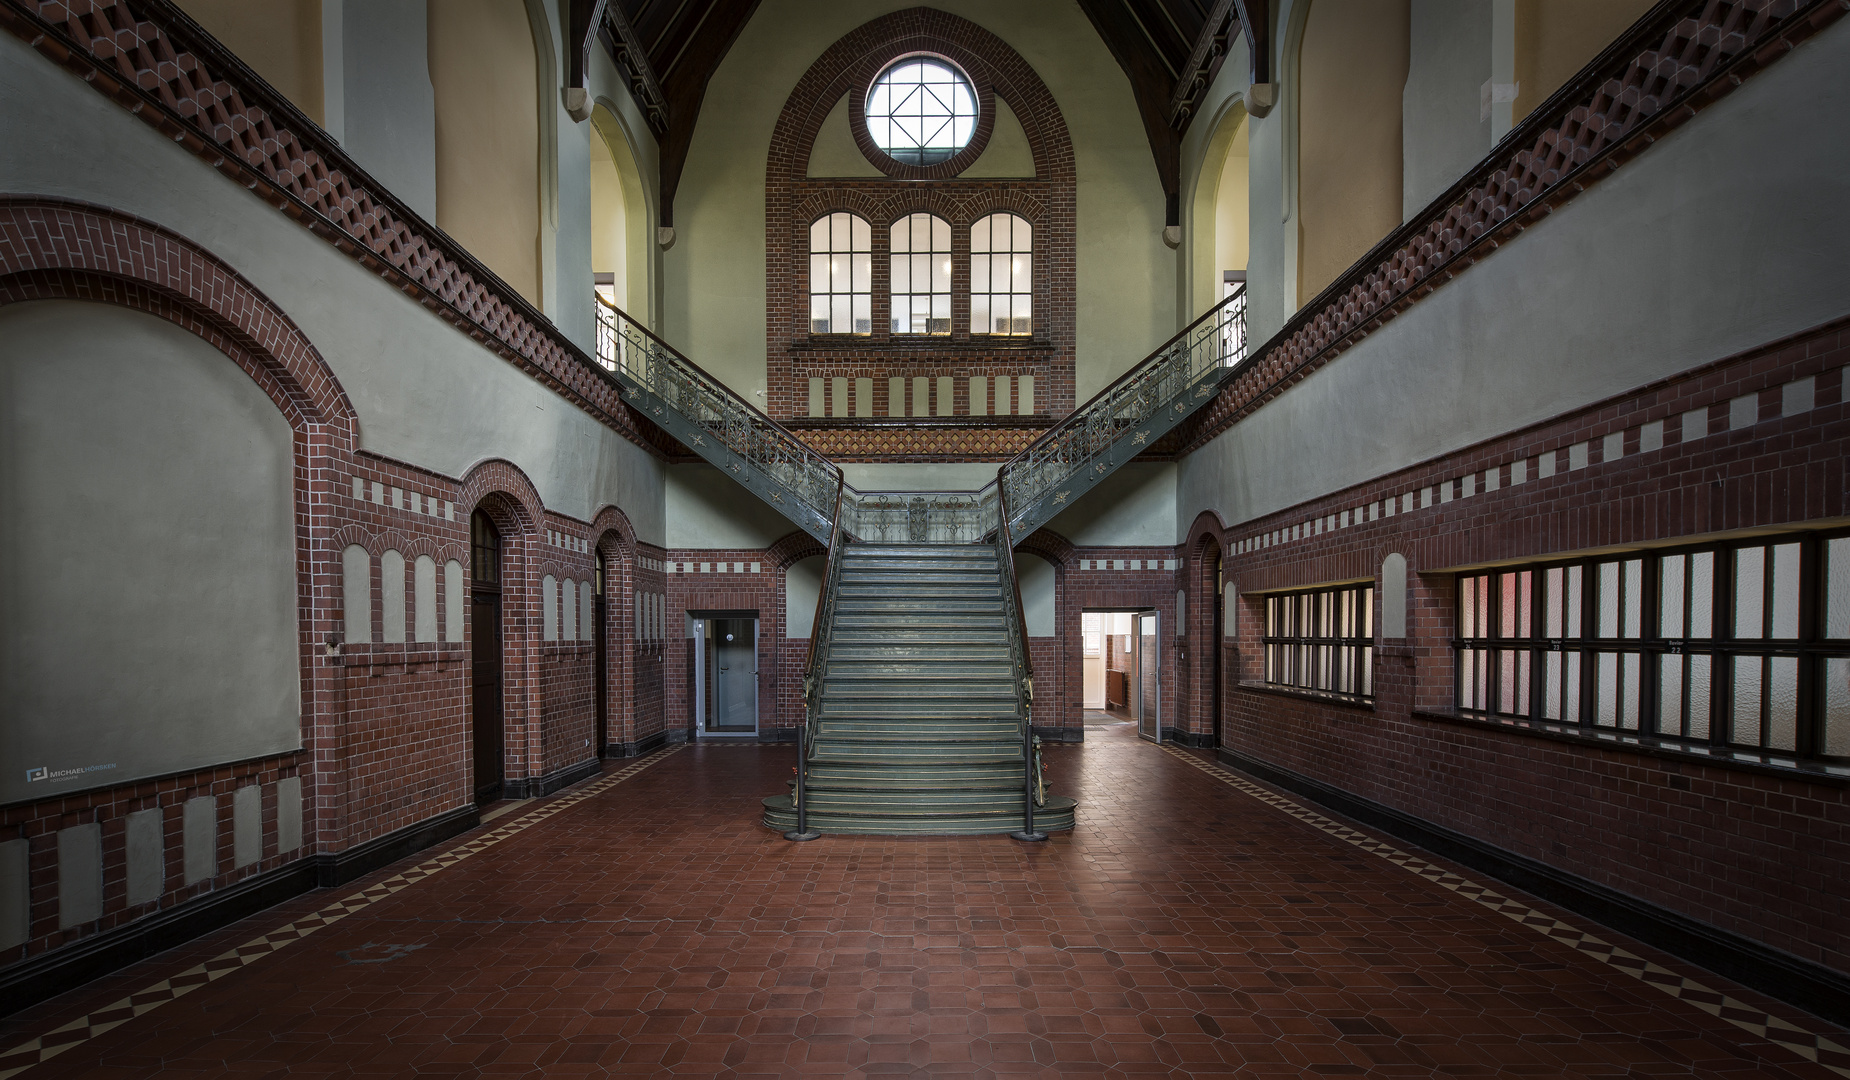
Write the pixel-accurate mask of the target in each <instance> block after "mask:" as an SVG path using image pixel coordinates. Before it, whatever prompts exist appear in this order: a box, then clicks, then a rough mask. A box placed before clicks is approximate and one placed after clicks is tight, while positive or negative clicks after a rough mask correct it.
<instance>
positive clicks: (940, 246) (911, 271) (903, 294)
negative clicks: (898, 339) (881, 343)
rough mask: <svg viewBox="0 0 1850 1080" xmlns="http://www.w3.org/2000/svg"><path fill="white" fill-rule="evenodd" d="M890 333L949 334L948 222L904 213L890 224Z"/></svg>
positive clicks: (949, 253) (949, 276)
mask: <svg viewBox="0 0 1850 1080" xmlns="http://www.w3.org/2000/svg"><path fill="white" fill-rule="evenodd" d="M892 250H893V332H894V333H895V334H948V333H950V332H951V223H950V222H948V221H945V220H944V219H943V218H937V217H933V216H932V215H930V214H908V215H907V216H905V217H903V218H900V219H899V220H898V221H895V222H894V223H893V229H892Z"/></svg>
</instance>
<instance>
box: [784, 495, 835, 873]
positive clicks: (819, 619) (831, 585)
mask: <svg viewBox="0 0 1850 1080" xmlns="http://www.w3.org/2000/svg"><path fill="white" fill-rule="evenodd" d="M846 494H847V485H846V484H845V483H844V482H843V481H842V479H841V478H840V477H839V476H837V477H836V480H835V508H834V512H833V513H831V514H830V515H829V520H830V521H832V522H833V523H834V524H833V525H832V526H831V528H830V530H829V539H828V544H829V555H828V558H827V560H825V561H824V563H823V570H822V587H821V588H819V589H817V590H816V615H815V618H814V619H813V620H812V621H811V622H810V624H809V655H808V657H807V658H805V660H804V661H803V726H802V727H800V728H798V729H797V788H796V810H797V827H796V828H794V829H792V830H790V831H789V832H787V833H785V834H784V839H786V840H814V839H817V838H818V837H820V836H821V835H822V834H821V833H819V832H817V831H816V830H814V829H812V828H810V827H809V764H810V760H811V759H812V758H813V757H814V756H815V753H816V725H817V723H818V721H819V719H820V717H821V713H822V710H821V708H820V705H821V704H822V701H821V698H822V673H823V671H824V670H825V669H826V668H827V667H828V663H829V642H830V640H831V639H832V638H833V634H832V633H831V631H832V630H833V628H834V623H835V596H836V593H837V592H839V591H840V589H839V586H840V584H841V563H842V552H843V551H844V550H846V549H847V546H848V544H847V540H846V538H845V537H843V536H842V529H841V523H842V518H843V516H844V515H843V512H842V501H843V498H844V497H845V496H846Z"/></svg>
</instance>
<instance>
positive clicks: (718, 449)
mask: <svg viewBox="0 0 1850 1080" xmlns="http://www.w3.org/2000/svg"><path fill="white" fill-rule="evenodd" d="M597 361H598V363H599V364H601V365H603V367H604V368H605V370H607V371H609V372H610V373H611V374H613V375H615V376H616V377H617V381H618V382H619V383H621V384H622V386H623V390H624V394H625V397H627V398H628V399H629V402H630V405H631V406H632V407H633V408H635V409H637V410H639V411H641V412H642V413H643V414H644V415H646V416H647V417H648V418H649V419H650V420H652V421H654V422H655V423H656V424H657V425H659V426H660V427H661V428H662V429H663V430H664V431H667V432H668V433H669V434H671V435H673V436H674V437H675V438H677V439H679V440H681V442H682V443H683V444H685V445H686V446H687V448H688V449H690V450H692V451H693V452H694V453H696V454H699V455H700V456H701V457H703V458H706V459H707V460H708V461H710V462H712V463H713V464H715V465H717V466H719V467H720V468H721V469H723V470H725V472H726V473H727V474H728V475H730V476H731V477H732V478H733V479H734V480H737V481H738V482H739V483H741V484H743V485H745V487H746V488H747V489H748V490H751V491H754V492H756V493H757V494H758V496H759V497H760V498H762V499H763V500H764V501H765V502H767V503H770V504H771V506H772V507H773V508H774V509H776V510H777V511H778V512H779V513H781V514H783V515H784V516H785V517H787V518H789V519H790V520H791V521H793V522H795V523H796V525H797V526H798V527H799V528H801V529H802V530H803V531H804V532H807V533H809V534H810V535H811V536H813V537H815V538H816V539H818V540H822V541H824V542H826V541H827V540H828V538H829V534H830V532H831V531H832V530H833V528H834V525H835V513H834V507H835V500H836V496H837V494H838V493H839V489H840V487H841V478H842V473H841V469H840V468H839V467H837V466H836V465H835V463H834V462H831V461H830V460H829V459H828V458H825V457H823V456H822V455H821V454H819V453H817V452H816V451H815V450H813V449H811V448H810V447H809V446H808V444H806V443H804V442H803V440H802V439H799V438H797V437H796V436H795V435H793V434H791V433H790V432H789V431H788V430H787V429H785V427H784V426H783V425H782V424H779V423H778V422H777V421H775V420H773V419H771V418H770V417H768V416H766V415H765V414H764V413H762V412H759V411H758V410H757V409H756V408H753V407H752V405H751V403H750V402H747V401H746V400H745V399H744V398H742V397H740V396H739V395H737V394H735V393H733V392H732V390H730V389H728V388H727V386H726V384H724V383H722V382H720V381H719V380H718V379H716V378H714V377H713V376H711V375H709V374H707V373H706V372H705V371H702V370H701V369H700V365H698V364H696V363H694V362H693V361H692V360H689V359H688V358H687V357H685V356H682V355H681V354H680V353H679V352H678V351H676V350H675V348H674V347H673V346H671V345H669V344H668V343H667V342H665V341H663V340H662V339H661V338H658V337H656V336H655V335H654V334H652V333H650V332H649V331H648V329H647V328H645V327H644V326H643V325H642V324H640V323H638V322H637V321H636V320H635V319H632V318H630V317H629V316H628V315H627V314H625V313H624V312H623V311H622V310H621V309H619V308H617V307H616V306H615V305H613V304H611V303H610V302H608V301H606V300H604V299H603V298H602V297H599V298H598V304H597Z"/></svg>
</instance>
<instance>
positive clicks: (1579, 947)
mask: <svg viewBox="0 0 1850 1080" xmlns="http://www.w3.org/2000/svg"><path fill="white" fill-rule="evenodd" d="M1163 749H1164V750H1165V751H1167V752H1168V753H1169V754H1170V755H1171V756H1173V757H1175V758H1178V759H1180V760H1182V761H1184V762H1187V763H1188V764H1189V765H1191V766H1193V767H1194V768H1196V769H1199V770H1200V771H1202V772H1204V773H1206V774H1208V775H1209V776H1211V777H1213V778H1214V779H1216V780H1219V781H1220V782H1222V783H1224V784H1226V785H1228V786H1229V787H1232V788H1233V789H1234V790H1236V791H1238V792H1240V793H1241V794H1243V795H1248V796H1250V797H1252V798H1254V799H1257V800H1258V801H1260V802H1262V803H1265V804H1266V805H1267V806H1270V807H1272V808H1273V809H1275V810H1279V811H1282V812H1283V813H1285V814H1288V815H1290V816H1291V817H1294V818H1296V819H1298V820H1299V821H1301V822H1303V823H1304V824H1306V825H1309V826H1310V827H1311V828H1313V829H1317V830H1318V831H1320V832H1323V833H1325V834H1327V835H1329V836H1332V837H1335V838H1336V839H1338V840H1341V841H1343V842H1345V843H1348V844H1352V845H1354V846H1355V847H1358V848H1360V849H1361V850H1363V851H1366V852H1368V853H1369V854H1371V855H1376V856H1379V857H1380V858H1382V859H1385V860H1386V861H1388V862H1390V863H1393V864H1394V865H1395V866H1398V867H1400V868H1401V869H1403V870H1406V871H1408V872H1409V873H1412V874H1414V875H1416V876H1418V877H1422V878H1425V879H1426V880H1427V881H1430V882H1432V883H1433V884H1435V885H1439V886H1441V887H1443V888H1445V889H1448V890H1450V891H1452V892H1454V893H1457V894H1458V895H1459V896H1462V897H1464V898H1466V899H1467V900H1471V901H1473V902H1475V903H1477V904H1479V905H1482V906H1483V907H1486V908H1489V909H1490V910H1492V911H1494V912H1496V913H1497V914H1499V915H1502V916H1504V917H1505V918H1508V919H1511V920H1513V921H1515V922H1517V923H1520V924H1521V925H1523V926H1526V927H1528V928H1529V929H1531V930H1534V931H1535V932H1536V933H1539V934H1541V935H1542V936H1544V937H1547V938H1550V939H1552V940H1554V941H1557V942H1560V943H1561V944H1563V945H1566V946H1568V947H1569V948H1571V949H1574V950H1575V951H1576V952H1579V953H1581V954H1583V955H1586V956H1590V957H1592V958H1593V959H1595V960H1598V961H1600V962H1601V963H1603V964H1605V965H1607V966H1609V967H1612V968H1616V969H1617V970H1619V971H1622V972H1624V973H1625V974H1627V975H1629V976H1631V977H1632V978H1634V979H1637V980H1639V981H1640V982H1643V983H1647V984H1649V985H1651V986H1655V987H1656V988H1658V989H1659V990H1662V991H1663V992H1664V993H1666V994H1669V995H1670V996H1671V997H1674V998H1678V999H1680V1000H1683V1001H1687V1002H1689V1003H1690V1004H1692V1005H1694V1006H1696V1007H1697V1008H1698V1009H1701V1010H1702V1011H1703V1012H1706V1013H1708V1014H1710V1015H1711V1016H1717V1017H1720V1018H1721V1019H1723V1020H1726V1021H1728V1022H1729V1023H1730V1024H1733V1025H1734V1026H1735V1027H1738V1028H1740V1029H1742V1030H1743V1031H1746V1032H1748V1033H1749V1034H1751V1035H1754V1036H1756V1037H1758V1038H1762V1039H1765V1040H1766V1041H1768V1042H1770V1043H1773V1044H1775V1045H1777V1046H1779V1047H1781V1048H1783V1049H1785V1050H1789V1051H1791V1052H1792V1053H1794V1054H1797V1055H1798V1056H1799V1057H1802V1058H1804V1059H1805V1060H1807V1061H1811V1062H1815V1063H1817V1064H1819V1065H1822V1066H1823V1067H1825V1068H1827V1069H1829V1070H1831V1071H1832V1072H1834V1073H1836V1074H1838V1075H1839V1076H1844V1077H1850V1047H1846V1046H1844V1045H1842V1044H1840V1043H1838V1042H1836V1041H1834V1040H1833V1039H1831V1038H1829V1037H1828V1036H1826V1035H1823V1034H1820V1033H1817V1032H1811V1031H1806V1030H1805V1029H1803V1028H1800V1027H1796V1026H1794V1025H1792V1024H1790V1023H1787V1022H1786V1021H1784V1020H1782V1019H1780V1018H1779V1017H1776V1016H1773V1015H1771V1014H1769V1013H1768V1012H1766V1011H1765V1010H1763V1009H1760V1008H1757V1007H1755V1006H1753V1005H1750V1004H1748V1003H1746V1002H1743V1001H1740V1000H1738V999H1736V998H1734V997H1732V996H1730V995H1729V994H1727V993H1725V992H1723V991H1720V990H1716V989H1713V988H1712V987H1709V986H1706V985H1704V984H1703V983H1700V982H1698V981H1696V980H1695V979H1692V978H1690V977H1689V976H1687V975H1681V974H1678V973H1677V972H1674V971H1671V970H1669V969H1668V968H1664V967H1661V966H1659V965H1657V964H1654V963H1652V962H1651V961H1649V960H1646V959H1645V958H1643V957H1641V956H1638V955H1636V954H1635V953H1631V952H1628V951H1627V950H1625V949H1623V948H1620V947H1619V946H1617V945H1614V944H1612V943H1611V942H1609V941H1605V940H1603V939H1602V938H1600V937H1598V936H1596V935H1594V934H1591V933H1588V932H1587V931H1585V930H1581V929H1579V928H1577V927H1573V926H1570V925H1568V924H1567V923H1564V922H1562V921H1561V920H1560V919H1557V918H1555V917H1554V916H1552V915H1549V914H1547V913H1545V912H1541V911H1537V910H1536V909H1535V908H1532V907H1530V906H1528V905H1527V904H1524V903H1522V902H1521V901H1519V900H1512V899H1510V898H1509V897H1507V896H1504V895H1502V894H1501V893H1499V892H1497V891H1496V890H1494V889H1492V888H1490V887H1488V886H1486V885H1483V884H1480V883H1479V882H1476V881H1473V880H1471V879H1470V878H1467V877H1465V876H1463V875H1461V874H1458V873H1455V872H1453V871H1451V870H1447V869H1445V868H1444V867H1442V866H1438V865H1435V864H1433V863H1431V862H1428V861H1426V860H1425V859H1422V858H1420V857H1419V856H1417V855H1412V854H1409V853H1408V852H1406V851H1403V850H1401V849H1400V848H1397V847H1395V846H1394V845H1392V844H1389V843H1387V842H1385V841H1383V840H1380V839H1377V838H1376V837H1373V836H1370V835H1368V834H1367V833H1364V832H1362V831H1361V830H1359V829H1355V828H1351V827H1350V826H1348V825H1345V824H1343V823H1342V822H1340V821H1337V820H1335V819H1333V818H1329V817H1326V816H1324V815H1322V814H1319V813H1317V812H1316V811H1315V810H1311V809H1309V808H1308V807H1306V806H1303V805H1302V804H1300V803H1297V802H1294V801H1292V800H1291V799H1288V798H1286V797H1284V796H1283V795H1280V794H1278V793H1277V792H1275V791H1272V790H1270V789H1268V788H1264V787H1261V786H1260V785H1258V784H1255V783H1253V782H1252V781H1250V780H1246V779H1244V778H1243V777H1240V776H1237V775H1235V774H1234V773H1233V772H1231V771H1229V770H1227V769H1226V768H1223V767H1222V766H1220V765H1217V764H1215V763H1213V762H1209V761H1204V760H1202V759H1201V758H1198V757H1196V756H1194V755H1193V754H1189V753H1186V752H1184V751H1182V750H1178V749H1176V748H1175V747H1173V746H1170V745H1169V744H1167V743H1165V744H1164V745H1163ZM3 1078H4V1074H0V1080H3Z"/></svg>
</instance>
